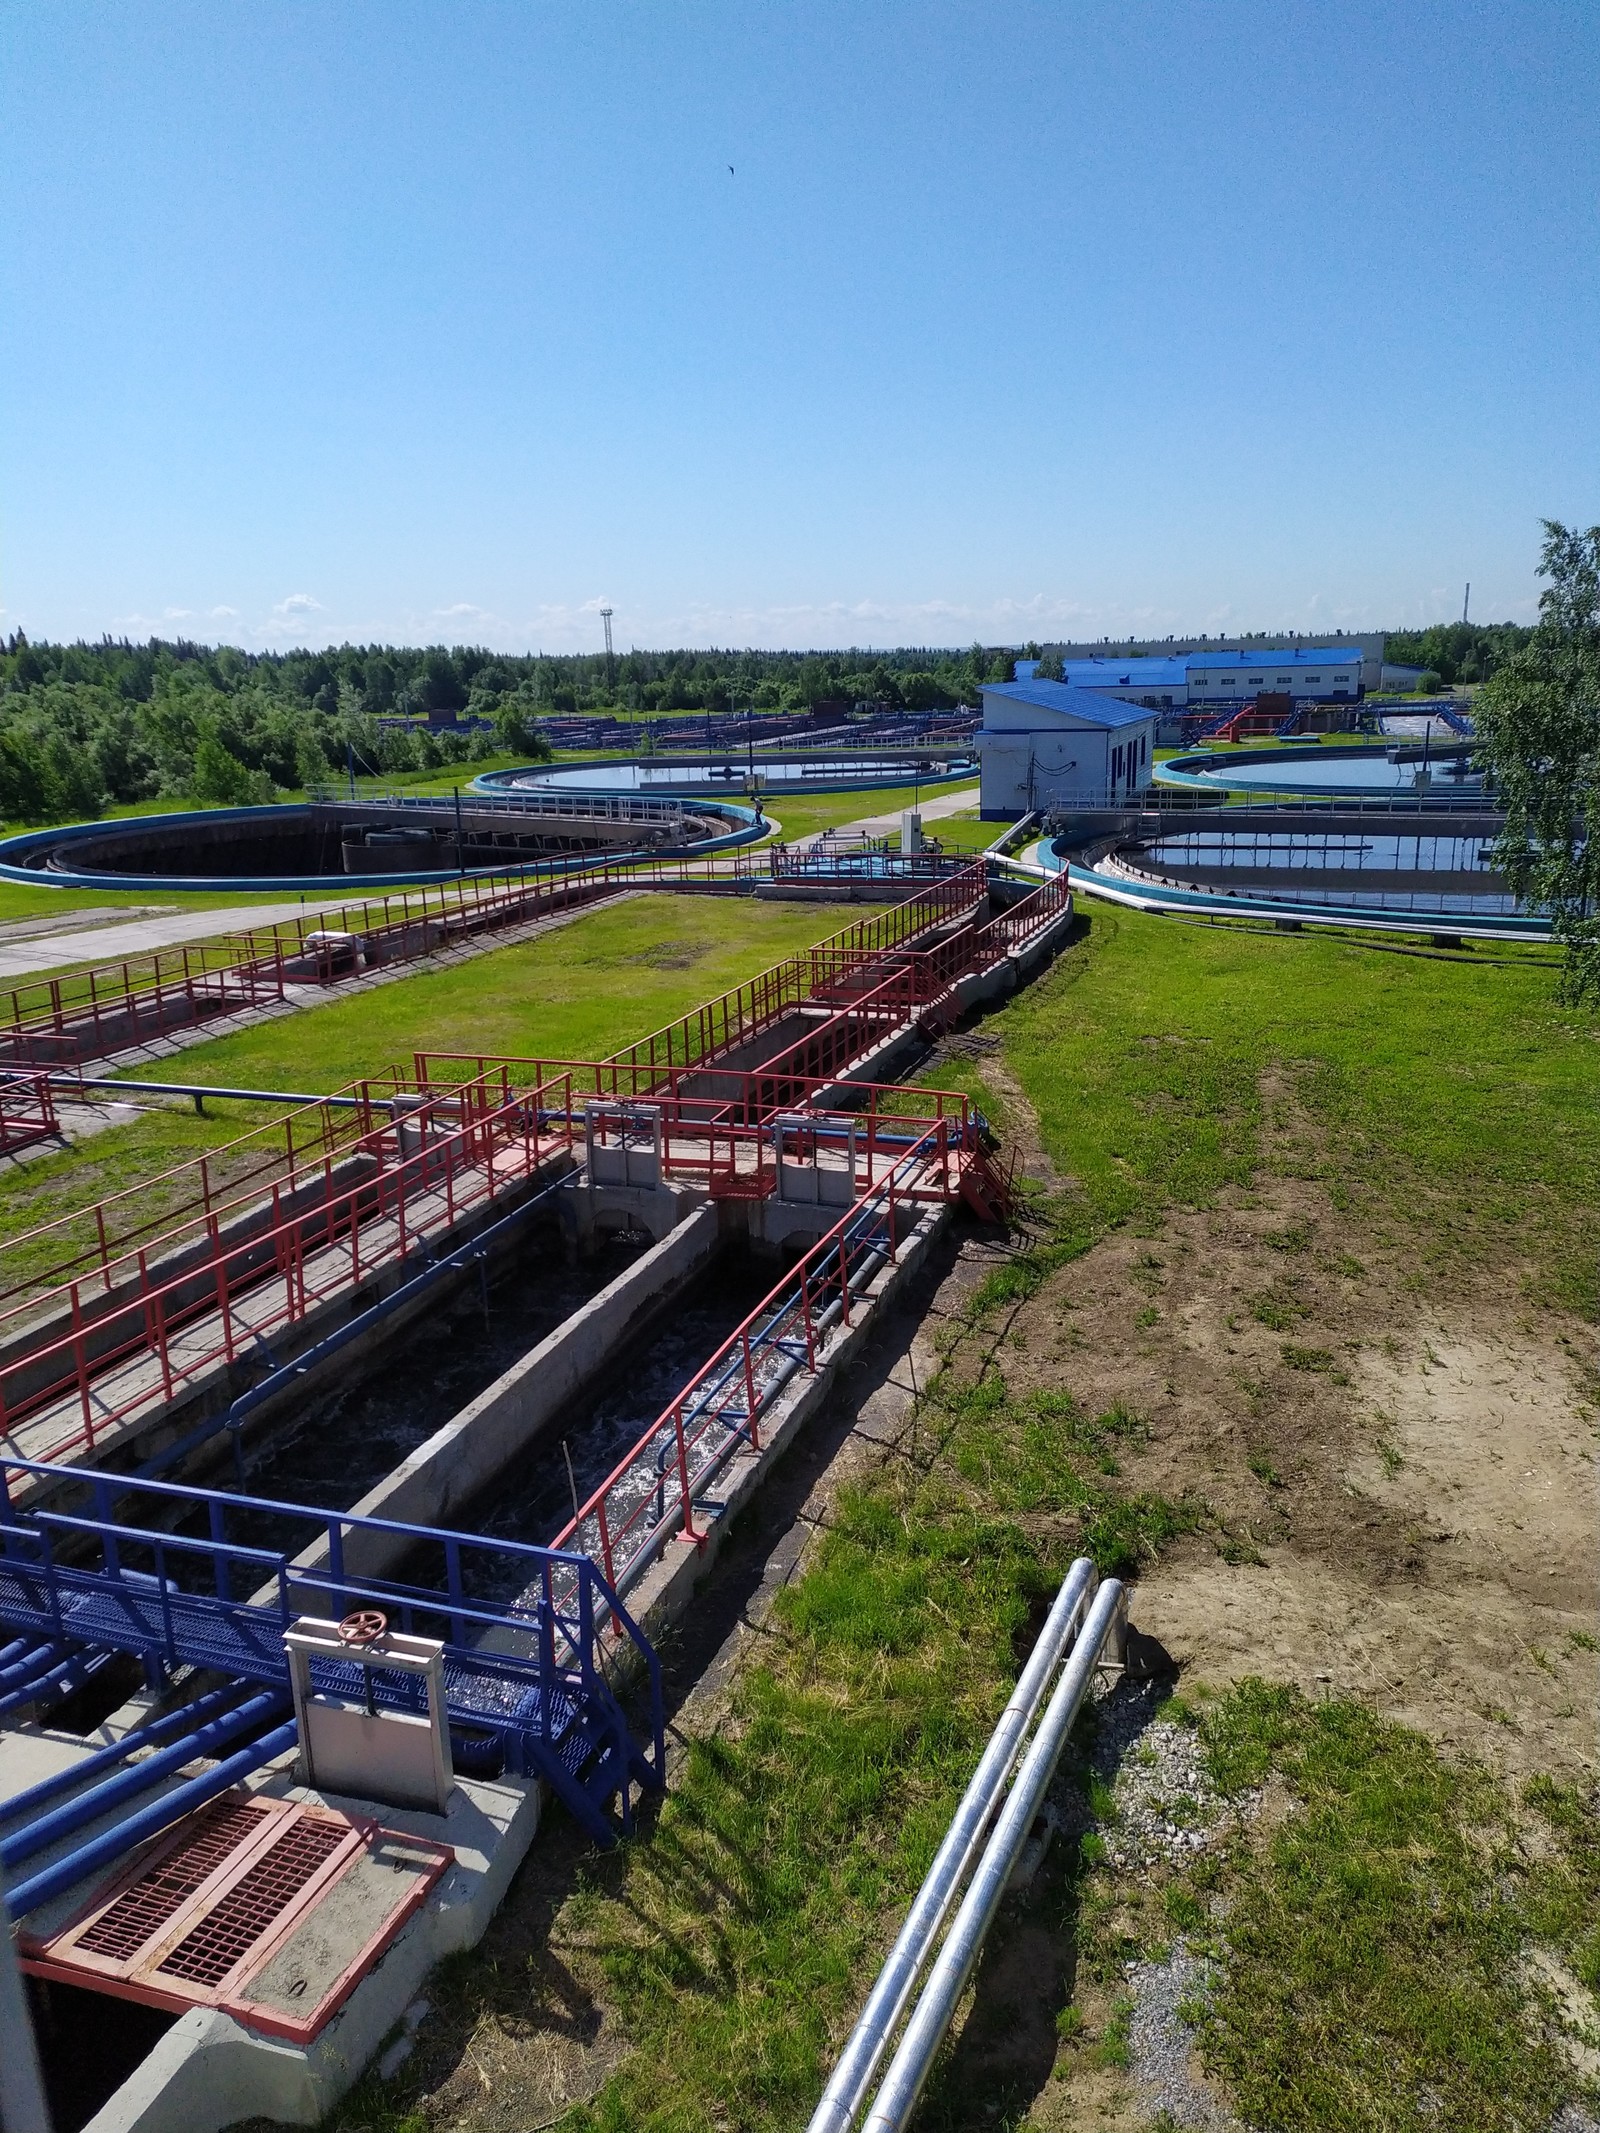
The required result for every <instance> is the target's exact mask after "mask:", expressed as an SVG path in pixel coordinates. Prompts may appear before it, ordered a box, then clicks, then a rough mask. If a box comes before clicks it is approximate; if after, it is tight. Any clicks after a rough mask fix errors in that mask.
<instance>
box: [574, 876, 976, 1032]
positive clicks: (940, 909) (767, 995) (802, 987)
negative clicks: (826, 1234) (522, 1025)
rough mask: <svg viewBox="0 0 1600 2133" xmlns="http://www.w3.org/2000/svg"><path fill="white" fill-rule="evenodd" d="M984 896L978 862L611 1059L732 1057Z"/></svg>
mask: <svg viewBox="0 0 1600 2133" xmlns="http://www.w3.org/2000/svg"><path fill="white" fill-rule="evenodd" d="M986 892H987V870H986V868H985V867H984V866H983V865H982V863H981V862H980V863H979V864H977V865H974V866H970V867H965V868H963V869H962V870H961V872H960V873H958V874H951V875H947V876H946V877H945V878H944V879H943V880H942V881H936V882H930V883H928V884H927V885H926V887H925V888H923V889H921V890H920V891H919V892H918V894H917V895H916V896H914V897H912V898H911V899H910V900H909V901H908V902H906V903H901V904H895V905H893V906H891V908H890V909H889V910H887V911H880V912H876V913H874V915H873V916H872V917H871V918H866V919H861V920H859V921H857V922H856V923H855V924H854V925H851V926H847V927H845V928H844V929H843V930H842V931H841V932H839V933H835V934H832V935H830V936H829V938H828V939H827V940H825V941H819V942H818V943H817V944H816V946H815V947H813V948H810V949H807V950H804V951H802V952H801V953H800V954H798V955H793V956H790V957H789V958H788V959H787V960H786V961H784V962H782V963H774V964H773V965H771V967H770V968H768V969H766V970H763V971H761V972H759V973H758V974H757V976H755V977H753V978H750V979H747V980H746V981H745V983H744V984H743V985H738V986H735V987H734V988H733V989H732V990H731V991H729V992H725V993H723V994H722V995H721V996H720V998H718V999H715V1000H709V1001H707V1002H706V1003H705V1004H704V1005H703V1006H701V1007H697V1008H693V1009H691V1010H690V1012H689V1013H688V1014H686V1015H680V1016H679V1017H678V1019H677V1020H676V1021H675V1022H669V1023H667V1024H666V1025H665V1027H664V1028H662V1029H658V1030H654V1031H652V1033H651V1034H650V1035H649V1036H648V1037H642V1038H640V1040H639V1041H638V1043H637V1044H630V1045H627V1046H624V1048H623V1049H622V1050H621V1051H618V1052H615V1053H613V1054H612V1057H613V1058H614V1059H615V1060H616V1062H617V1063H618V1064H619V1065H623V1066H644V1067H647V1068H649V1069H650V1070H652V1071H655V1072H659V1073H663V1074H665V1073H668V1072H670V1071H671V1070H673V1069H675V1068H681V1067H687V1066H694V1065H696V1064H697V1063H699V1062H700V1061H702V1060H706V1059H709V1058H711V1057H712V1056H714V1055H715V1054H716V1053H719V1052H726V1051H730V1050H732V1049H734V1048H735V1047H736V1046H738V1045H740V1044H744V1043H748V1042H749V1040H750V1039H751V1038H753V1037H757V1036H759V1035H760V1034H761V1032H762V1031H763V1030H765V1029H768V1028H770V1027H771V1025H772V1024H773V1023H774V1022H776V1021H779V1020H781V1019H782V1017H784V1016H785V1015H788V1014H792V1013H794V1012H795V1010H796V1009H798V1008H799V1007H801V1006H802V1005H803V1004H804V1003H805V1002H806V1001H807V1000H808V999H810V998H812V997H813V995H814V994H816V993H817V992H818V991H819V990H820V989H821V988H823V987H824V986H828V985H837V984H839V983H840V982H842V981H843V980H844V979H845V978H846V977H848V975H849V974H850V973H851V972H853V971H856V970H861V969H864V968H865V967H867V966H868V965H870V964H873V963H875V962H878V961H880V960H881V959H882V958H883V957H884V956H885V955H888V954H890V953H892V952H893V951H894V950H895V949H898V948H900V947H902V946H903V945H904V944H905V943H907V942H908V941H911V940H914V939H915V938H916V937H917V935H918V934H921V933H925V932H927V930H928V929H929V927H930V926H934V925H937V924H939V923H940V922H941V921H943V920H944V919H946V918H947V917H949V916H950V915H951V914H952V913H954V912H957V911H962V910H967V909H970V908H971V906H972V905H974V904H975V903H977V902H978V901H979V899H980V898H981V897H982V896H984V895H985V894H986Z"/></svg>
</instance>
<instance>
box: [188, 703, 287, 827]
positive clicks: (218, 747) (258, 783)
mask: <svg viewBox="0 0 1600 2133" xmlns="http://www.w3.org/2000/svg"><path fill="white" fill-rule="evenodd" d="M189 794H190V797H191V798H192V799H195V800H198V801H199V803H200V805H201V806H202V807H260V806H264V805H265V803H266V802H267V801H269V800H270V799H271V798H272V780H271V779H270V778H269V777H268V776H267V774H266V772H265V771H264V770H252V769H251V768H250V766H249V764H248V763H241V762H240V760H239V758H238V757H237V756H236V755H235V754H234V753H233V751H232V750H231V749H230V748H229V747H228V746H227V744H226V742H225V741H224V740H223V739H222V737H221V735H220V734H219V733H218V731H217V729H216V727H215V726H214V725H211V724H210V723H209V722H208V723H207V724H205V725H203V726H202V727H201V729H200V733H199V736H198V738H197V739H196V741H195V744H194V769H193V772H192V773H191V775H190V778H189Z"/></svg>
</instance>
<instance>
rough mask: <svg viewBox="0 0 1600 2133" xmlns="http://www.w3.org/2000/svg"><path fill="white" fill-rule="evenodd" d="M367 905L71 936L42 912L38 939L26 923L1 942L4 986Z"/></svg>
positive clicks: (341, 900)
mask: <svg viewBox="0 0 1600 2133" xmlns="http://www.w3.org/2000/svg"><path fill="white" fill-rule="evenodd" d="M369 893H370V892H369ZM365 900H366V899H365V898H364V897H363V896H362V895H361V894H359V893H355V894H352V895H350V896H339V897H335V898H333V899H332V900H331V901H329V902H326V903H302V902H301V901H300V899H299V898H298V897H296V898H295V900H294V902H293V903H286V904H230V905H227V906H225V907H224V908H223V909H221V910H213V911H172V912H170V913H167V914H165V915H163V916H161V917H151V916H145V917H143V918H134V919H128V920H125V921H122V922H121V923H119V924H117V925H112V926H103V925H96V926H84V927H74V928H72V929H70V930H69V929H67V928H64V927H63V926H62V924H61V921H60V919H59V918H57V917H55V916H54V915H53V914H52V913H50V912H48V911H44V912H41V913H40V914H39V922H40V927H41V930H40V931H39V932H38V933H36V934H32V935H29V934H27V933H26V932H25V931H24V930H23V929H25V927H26V926H27V920H26V919H16V920H13V921H12V922H11V923H10V924H8V926H7V927H6V934H7V936H8V937H7V938H6V939H4V940H0V984H4V983H6V982H8V981H13V980H16V979H18V978H30V977H37V976H38V974H39V973H40V972H41V971H45V970H63V969H66V968H67V967H68V966H69V965H71V964H74V963H120V962H121V961H122V959H123V958H124V956H132V955H148V954H149V953H150V951H151V950H152V949H153V948H175V947H178V946H180V945H181V944H182V943H183V942H185V941H205V940H212V939H214V938H217V937H218V936H220V935H222V934H225V933H238V932H241V931H242V930H243V929H244V928H246V927H249V926H275V925H278V924H280V923H281V922H282V921H283V920H285V919H291V918H299V917H300V916H301V914H302V913H304V914H305V915H306V916H307V917H310V916H311V914H312V913H313V912H320V911H342V910H344V909H345V907H346V906H347V905H349V904H351V903H361V902H364V901H365ZM19 936H20V937H19Z"/></svg>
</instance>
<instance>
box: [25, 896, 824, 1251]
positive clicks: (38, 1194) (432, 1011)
mask: <svg viewBox="0 0 1600 2133" xmlns="http://www.w3.org/2000/svg"><path fill="white" fill-rule="evenodd" d="M856 916H859V912H858V911H857V910H856V909H855V908H854V907H842V906H836V905H832V904H767V903H761V904H758V903H756V902H754V901H753V900H750V901H746V900H744V899H742V898H741V899H734V898H727V899H723V898H714V897H693V896H668V895H652V896H643V897H638V898H635V899H632V900H630V901H629V902H627V903H624V904H617V905H611V906H604V907H602V908H601V909H599V910H597V911H592V912H588V913H586V914H584V915H583V916H582V917H580V918H578V919H576V920H574V921H573V923H572V924H570V925H567V926H563V927H560V928H558V929H557V930H556V931H554V932H552V933H549V934H546V935H545V936H544V937H543V938H542V939H539V940H535V941H532V942H528V943H525V944H524V945H522V946H520V947H512V948H500V949H494V950H491V951H490V952H489V953H487V954H485V955H481V956H476V957H474V958H472V959H471V960H470V961H467V962H464V963H458V964H454V965H452V966H450V967H448V968H444V969H429V968H427V967H425V966H424V967H422V968H419V969H417V970H416V971H415V972H414V973H413V974H411V975H409V976H407V977H406V978H404V979H402V980H400V981H399V982H398V983H396V984H392V985H382V986H378V987H376V988H375V989H373V990H371V991H365V992H359V993H352V994H348V995H346V996H344V997H342V998H341V997H340V996H339V994H338V992H337V991H335V992H334V993H333V994H332V996H331V997H330V999H329V1000H328V1002H327V1004H326V1005H325V1006H320V1007H311V1008H306V1009H304V1010H302V1011H301V1012H300V1013H298V1014H294V1015H288V1016H284V1017H283V1018H281V1019H280V1020H277V1021H274V1022H268V1023H264V1024H261V1025H260V1026H258V1027H257V1028H254V1029H250V1030H242V1031H239V1032H237V1033H236V1034H234V1035H232V1036H227V1037H218V1038H215V1039H214V1040H213V1041H212V1042H211V1043H209V1044H199V1045H195V1046H194V1047H192V1048H191V1049H190V1050H188V1051H186V1052H183V1053H181V1054H179V1055H178V1056H177V1057H176V1058H173V1059H168V1060H163V1061H162V1062H161V1063H160V1064H159V1065H157V1066H153V1067H150V1068H148V1069H146V1070H144V1071H143V1073H142V1074H136V1075H134V1076H131V1077H129V1078H130V1079H144V1080H147V1081H189V1082H206V1083H214V1084H219V1085H220V1084H231V1085H233V1086H234V1087H238V1088H252V1089H286V1090H297V1091H298V1090H305V1091H308V1092H312V1093H316V1094H324V1093H327V1092H330V1091H332V1090H335V1089H338V1088H340V1087H342V1086H343V1085H344V1084H345V1083H347V1082H350V1081H354V1080H357V1079H359V1078H360V1077H361V1076H362V1075H364V1074H376V1073H380V1072H381V1071H382V1070H383V1068H384V1067H385V1066H386V1065H390V1064H399V1065H402V1066H409V1065H410V1060H411V1054H412V1053H413V1052H414V1051H427V1050H433V1051H470V1052H505V1053H511V1054H531V1055H537V1056H541V1057H546V1058H550V1057H566V1058H577V1059H587V1058H602V1057H604V1056H605V1055H606V1054H607V1053H609V1052H612V1051H615V1050H616V1049H618V1048H619V1047H620V1046H622V1045H624V1044H626V1043H629V1042H631V1041H632V1040H633V1039H634V1038H636V1037H644V1036H648V1035H649V1033H650V1032H651V1031H652V1030H653V1029H656V1028H657V1027H659V1026H660V1025H661V1024H662V1023H664V1022H668V1021H671V1020H672V1018H673V1017H674V1016H675V1015H680V1014H682V1013H683V1012H684V1011H685V1009H687V1008H689V1007H692V1006H694V1005H696V1004H697V1003H698V1002H699V1001H701V1000H706V999H711V998H714V997H715V996H716V995H717V994H718V993H721V992H725V991H727V990H728V989H729V988H730V987H732V986H735V985H738V984H739V983H741V982H742V981H743V980H744V979H745V978H747V977H749V976H751V975H752V974H753V973H754V972H755V971H757V970H761V969H764V968H765V967H766V966H767V965H768V964H769V963H774V962H777V961H779V960H781V958H782V957H783V956H785V955H787V954H790V953H791V952H792V951H793V950H795V949H797V948H804V947H808V946H809V945H810V943H811V942H813V941H816V940H820V939H823V938H824V937H825V936H826V935H828V934H830V933H834V932H837V930H838V929H839V927H840V926H841V925H845V924H848V923H849V922H850V920H851V919H852V918H853V917H856ZM277 1108H278V1107H267V1106H261V1105H253V1104H237V1103H226V1104H223V1103H219V1104H217V1105H215V1106H214V1107H213V1114H212V1115H209V1116H207V1117H205V1118H197V1117H195V1116H194V1115H193V1114H192V1113H186V1112H180V1111H168V1110H160V1111H155V1112H152V1113H149V1114H147V1115H146V1116H145V1117H143V1118H141V1119H137V1120H133V1121H131V1122H130V1123H128V1124H127V1125H122V1126H113V1127H110V1128H108V1129H107V1130H106V1131H105V1132H103V1133H99V1134H96V1135H95V1136H94V1137H93V1138H92V1139H90V1140H89V1141H87V1142H85V1143H84V1144H83V1146H82V1147H81V1148H76V1149H68V1150H65V1151H64V1152H63V1153H62V1154H60V1155H54V1156H48V1157H45V1158H43V1159H42V1160H40V1161H37V1162H32V1163H25V1164H21V1165H18V1166H16V1167H15V1168H12V1169H9V1170H5V1171H3V1172H0V1240H3V1239H5V1238H8V1237H15V1236H17V1235H18V1234H19V1233H20V1232H22V1231H24V1230H29V1229H32V1228H34V1227H35V1226H36V1225H38V1224H39V1223H42V1222H47V1221H51V1220H53V1219H55V1218H56V1217H57V1216H59V1215H65V1214H70V1213H74V1212H76V1211H78V1210H82V1209H86V1208H89V1207H92V1206H93V1204H94V1202H95V1201H97V1200H99V1199H102V1198H104V1197H105V1196H106V1195H108V1194H110V1193H113V1192H119V1191H122V1190H124V1189H126V1188H127V1187H129V1186H133V1185H139V1184H142V1183H145V1182H146V1181H148V1180H149V1179H151V1178H152V1177H154V1176H155V1175H156V1174H158V1173H160V1172H162V1171H164V1170H165V1169H167V1168H168V1167H170V1166H171V1165H173V1164H176V1163H181V1162H184V1161H186V1160H187V1159H188V1158H189V1157H191V1156H194V1155H198V1154H200V1153H202V1152H203V1151H205V1150H206V1149H209V1148H215V1147H217V1146H219V1145H220V1144H221V1143H223V1142H225V1141H229V1140H233V1139H235V1138H237V1137H238V1136H239V1135H241V1134H244V1133H247V1132H248V1131H250V1129H251V1128H252V1127H254V1126H256V1125H258V1124H260V1123H262V1122H263V1121H264V1120H266V1119H267V1118H270V1117H272V1116H273V1115H274V1114H275V1110H276V1109H277ZM159 1199H160V1194H159V1193H156V1194H154V1195H153V1196H152V1197H151V1198H150V1200H149V1202H148V1204H147V1205H145V1206H144V1207H143V1209H142V1216H147V1215H148V1214H150V1213H152V1212H154V1211H156V1207H157V1202H158V1201H159ZM86 1234H87V1232H86ZM59 1257H60V1253H59V1251H56V1250H54V1249H52V1250H51V1251H49V1252H38V1253H35V1252H32V1251H31V1250H30V1252H29V1253H27V1254H19V1255H16V1263H15V1265H10V1264H9V1263H8V1271H7V1274H6V1276H5V1279H6V1281H7V1282H8V1283H9V1282H10V1281H12V1280H16V1279H19V1278H21V1277H22V1275H23V1274H24V1273H32V1272H35V1271H37V1270H38V1268H39V1267H41V1266H45V1265H51V1264H54V1263H55V1261H56V1259H57V1258H59Z"/></svg>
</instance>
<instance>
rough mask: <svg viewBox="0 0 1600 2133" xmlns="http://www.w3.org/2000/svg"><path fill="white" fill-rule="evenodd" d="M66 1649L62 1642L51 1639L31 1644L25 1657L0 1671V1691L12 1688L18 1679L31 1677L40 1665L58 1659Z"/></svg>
mask: <svg viewBox="0 0 1600 2133" xmlns="http://www.w3.org/2000/svg"><path fill="white" fill-rule="evenodd" d="M66 1649H67V1647H66V1646H65V1645H64V1644H60V1643H57V1642H56V1641H54V1640H53V1639H51V1640H47V1641H46V1642H45V1643H43V1644H35V1645H33V1646H32V1647H31V1648H30V1649H29V1651H28V1653H27V1656H26V1657H25V1658H22V1659H19V1660H17V1661H16V1663H15V1665H13V1666H8V1667H7V1668H6V1669H5V1671H4V1673H0V1693H3V1692H4V1691H5V1690H6V1689H9V1688H14V1687H15V1686H16V1684H17V1683H18V1682H19V1681H27V1680H29V1679H31V1677H32V1676H33V1675H35V1674H37V1673H38V1671H39V1669H40V1668H41V1667H42V1666H46V1665H49V1664H50V1663H52V1662H53V1661H54V1660H56V1659H59V1658H60V1657H61V1656H62V1655H63V1654H64V1653H65V1651H66Z"/></svg>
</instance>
